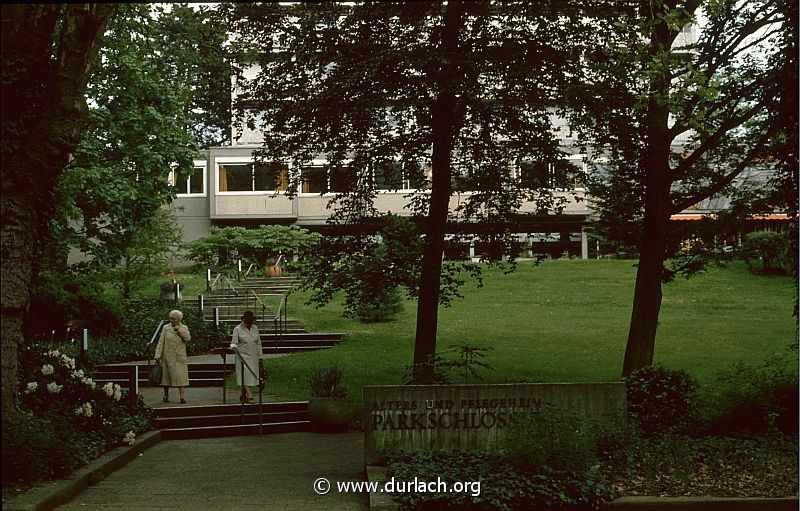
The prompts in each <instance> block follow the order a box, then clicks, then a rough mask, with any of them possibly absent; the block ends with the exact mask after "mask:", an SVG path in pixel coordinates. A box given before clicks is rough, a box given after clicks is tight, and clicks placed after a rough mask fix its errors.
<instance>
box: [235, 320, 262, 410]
mask: <svg viewBox="0 0 800 511" xmlns="http://www.w3.org/2000/svg"><path fill="white" fill-rule="evenodd" d="M254 319H255V318H254V316H253V312H252V311H245V312H244V315H243V316H242V322H241V323H239V324H238V325H237V326H236V328H234V329H233V335H232V336H231V348H234V349H236V350H238V353H239V354H238V355H237V356H236V357H235V363H234V365H235V367H236V383H238V384H239V385H241V386H243V390H244V393H243V395H242V396H241V397H240V400H241V401H242V402H245V401H246V402H248V403H252V402H253V391H252V389H251V387H252V386H253V385H258V374H259V372H260V370H261V363H262V362H261V361H262V360H264V349H263V347H262V346H261V335H260V334H259V332H258V327H257V326H256V325H254V324H253V320H254ZM239 357H241V359H240V358H239ZM242 360H244V362H245V364H246V365H245V367H244V370H242V369H243V368H242ZM248 367H249V369H248Z"/></svg>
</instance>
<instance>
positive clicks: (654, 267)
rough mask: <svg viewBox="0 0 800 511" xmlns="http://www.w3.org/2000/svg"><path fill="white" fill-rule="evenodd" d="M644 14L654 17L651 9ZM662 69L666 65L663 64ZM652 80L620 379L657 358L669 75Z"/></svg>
mask: <svg viewBox="0 0 800 511" xmlns="http://www.w3.org/2000/svg"><path fill="white" fill-rule="evenodd" d="M642 14H643V16H646V17H647V16H652V12H650V10H649V9H644V10H643V13H642ZM669 40H670V37H669V29H668V27H667V25H666V23H663V22H661V23H658V24H655V25H654V27H653V29H652V33H651V34H650V46H651V55H652V58H653V60H654V61H655V60H657V59H658V58H659V56H658V48H663V47H669V43H668V41H669ZM665 68H666V66H665ZM651 76H652V78H651V82H650V90H649V93H650V99H649V101H648V104H647V113H646V115H645V119H644V129H645V137H646V138H645V140H646V144H645V149H644V157H643V158H642V160H641V162H642V165H644V170H645V175H646V178H645V180H646V181H645V185H646V188H645V190H646V191H645V210H644V219H643V220H644V221H643V227H642V238H641V241H640V243H639V267H638V270H637V271H636V287H635V290H634V294H633V310H632V312H631V324H630V328H629V330H628V343H627V345H626V347H625V361H624V362H623V365H622V375H623V376H628V375H629V374H631V373H632V372H633V371H635V370H636V369H639V368H642V367H645V366H648V365H652V363H653V355H654V354H655V343H656V330H657V329H658V315H659V312H660V311H661V276H662V274H663V270H664V255H665V253H666V244H667V227H668V225H669V217H670V210H671V206H672V204H671V202H670V195H669V193H670V185H671V183H672V180H671V176H670V166H669V159H670V142H671V137H670V136H669V124H668V122H669V110H668V108H667V107H666V106H665V105H666V104H667V98H668V96H669V76H668V74H667V73H666V71H664V70H662V71H660V72H654V73H653V74H652V75H651Z"/></svg>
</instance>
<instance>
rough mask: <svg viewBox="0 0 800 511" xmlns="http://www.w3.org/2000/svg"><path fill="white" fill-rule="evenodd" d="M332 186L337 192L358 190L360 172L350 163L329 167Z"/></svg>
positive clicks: (332, 189)
mask: <svg viewBox="0 0 800 511" xmlns="http://www.w3.org/2000/svg"><path fill="white" fill-rule="evenodd" d="M328 174H329V175H330V180H331V186H330V190H331V191H332V192H336V193H346V192H354V191H356V185H357V183H358V173H357V172H356V169H354V168H353V167H351V166H349V165H342V166H338V167H329V172H328Z"/></svg>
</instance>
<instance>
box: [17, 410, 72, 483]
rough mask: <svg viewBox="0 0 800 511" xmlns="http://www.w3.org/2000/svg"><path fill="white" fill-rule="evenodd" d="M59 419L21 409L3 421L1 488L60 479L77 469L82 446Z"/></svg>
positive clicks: (62, 419) (66, 425)
mask: <svg viewBox="0 0 800 511" xmlns="http://www.w3.org/2000/svg"><path fill="white" fill-rule="evenodd" d="M66 422H67V421H66V420H64V418H63V417H58V416H52V415H48V416H47V417H38V416H37V415H35V414H33V413H32V412H31V411H29V410H21V411H20V412H19V413H18V414H17V415H15V416H14V417H13V418H11V419H5V418H4V420H3V486H7V485H11V484H22V485H28V484H30V483H32V482H35V481H41V480H44V479H51V478H55V477H59V476H63V475H66V474H68V473H69V472H71V471H72V470H74V469H75V468H77V467H78V466H80V464H81V462H82V455H81V451H82V450H83V449H82V447H83V444H82V439H81V436H80V435H79V434H78V432H77V431H75V430H73V429H72V428H71V427H69V424H67V423H66Z"/></svg>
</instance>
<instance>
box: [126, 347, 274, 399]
mask: <svg viewBox="0 0 800 511" xmlns="http://www.w3.org/2000/svg"><path fill="white" fill-rule="evenodd" d="M286 355H287V354H285V353H280V354H267V355H265V357H266V358H267V359H270V358H277V357H283V356H286ZM233 359H234V357H233V355H228V356H227V359H226V361H227V362H228V363H230V364H232V363H233ZM188 361H189V363H190V364H219V363H221V362H222V357H221V356H219V355H195V356H192V357H188ZM130 364H147V361H146V360H144V361H136V362H127V363H124V364H119V365H130ZM267 367H269V362H267ZM225 393H226V396H225V403H227V404H238V403H239V389H238V388H235V389H230V388H229V389H227V390H226V391H225ZM139 394H141V395H142V398H143V399H144V402H145V404H146V405H147V406H149V407H151V408H164V407H172V406H186V405H195V406H201V405H221V404H223V403H222V400H223V396H222V387H192V386H191V385H190V386H189V387H187V388H186V405H181V404H179V397H178V389H177V388H172V389H169V400H170V402H169V403H164V402H163V401H162V396H163V390H162V388H161V387H146V386H142V387H140V388H139ZM255 399H256V402H257V401H258V394H255ZM262 401H263V402H264V403H269V402H272V401H283V399H278V397H277V396H275V395H272V394H270V393H269V380H268V381H267V386H266V388H265V389H264V394H263V397H262Z"/></svg>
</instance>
